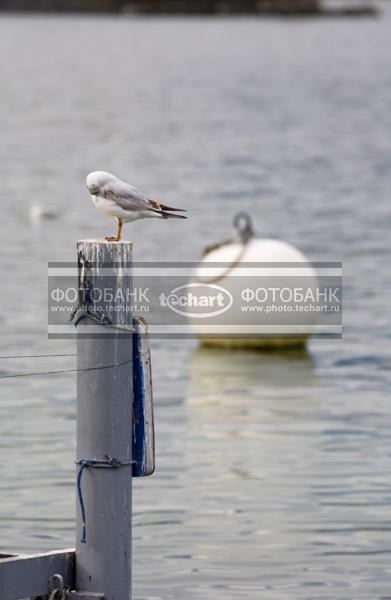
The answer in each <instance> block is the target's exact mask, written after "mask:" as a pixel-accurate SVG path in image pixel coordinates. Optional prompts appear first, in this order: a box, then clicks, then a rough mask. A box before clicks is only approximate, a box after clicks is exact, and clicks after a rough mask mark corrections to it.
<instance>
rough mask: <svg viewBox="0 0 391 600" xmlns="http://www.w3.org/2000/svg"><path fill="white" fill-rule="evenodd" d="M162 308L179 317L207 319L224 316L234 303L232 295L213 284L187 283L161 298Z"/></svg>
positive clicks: (161, 295)
mask: <svg viewBox="0 0 391 600" xmlns="http://www.w3.org/2000/svg"><path fill="white" fill-rule="evenodd" d="M159 301H160V305H161V306H165V307H166V306H168V308H170V309H171V310H173V311H174V312H176V313H177V314H178V315H182V316H184V317H188V318H192V319H207V318H210V317H216V316H217V315H222V314H223V313H225V312H226V311H227V310H228V309H229V308H231V306H232V303H233V297H232V294H230V293H229V292H228V291H227V290H226V289H224V288H223V287H221V286H220V285H215V284H213V283H186V284H185V285H181V286H179V287H177V288H175V289H174V290H172V291H171V292H170V293H169V294H165V293H162V294H160V296H159Z"/></svg>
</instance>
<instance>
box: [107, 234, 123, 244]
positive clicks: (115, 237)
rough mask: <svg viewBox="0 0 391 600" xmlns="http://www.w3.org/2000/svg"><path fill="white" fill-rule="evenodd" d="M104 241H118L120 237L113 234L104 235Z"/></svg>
mask: <svg viewBox="0 0 391 600" xmlns="http://www.w3.org/2000/svg"><path fill="white" fill-rule="evenodd" d="M105 240H106V242H119V241H120V239H119V238H118V237H117V236H115V235H110V236H108V237H105Z"/></svg>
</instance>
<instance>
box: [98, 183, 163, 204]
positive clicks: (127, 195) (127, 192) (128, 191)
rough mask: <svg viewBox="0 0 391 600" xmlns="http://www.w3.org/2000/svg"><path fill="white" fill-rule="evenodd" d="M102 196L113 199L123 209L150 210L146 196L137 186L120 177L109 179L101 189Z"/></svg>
mask: <svg viewBox="0 0 391 600" xmlns="http://www.w3.org/2000/svg"><path fill="white" fill-rule="evenodd" d="M101 193H102V196H103V197H104V198H108V199H110V200H113V202H115V203H116V204H118V206H120V207H121V208H123V209H124V210H129V211H132V210H150V209H151V207H150V205H149V204H148V203H147V198H146V196H144V194H142V193H141V192H140V191H139V190H138V189H137V188H135V187H133V186H132V185H130V184H129V183H125V181H121V180H120V179H118V180H116V181H110V182H109V183H107V184H106V185H105V186H103V189H102V192H101Z"/></svg>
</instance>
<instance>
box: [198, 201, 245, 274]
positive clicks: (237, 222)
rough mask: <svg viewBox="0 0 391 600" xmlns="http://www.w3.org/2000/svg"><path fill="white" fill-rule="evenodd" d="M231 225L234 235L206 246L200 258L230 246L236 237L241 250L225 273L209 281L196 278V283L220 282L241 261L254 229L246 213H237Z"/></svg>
mask: <svg viewBox="0 0 391 600" xmlns="http://www.w3.org/2000/svg"><path fill="white" fill-rule="evenodd" d="M233 225H234V230H235V234H236V235H234V236H232V237H231V238H229V239H228V240H223V241H222V242H218V243H217V244H210V245H209V246H206V248H205V249H204V251H203V253H202V258H204V257H205V256H207V255H208V254H210V252H213V250H218V249H219V248H222V247H223V246H229V245H230V244H232V243H234V242H235V241H236V238H237V237H239V241H240V243H241V248H240V250H239V253H238V255H237V257H236V258H235V260H234V261H233V262H232V263H231V264H230V265H229V266H228V267H227V268H226V269H225V271H223V273H221V274H220V275H217V276H216V277H211V278H209V279H208V278H204V277H199V276H196V277H195V280H196V281H197V282H199V283H205V284H209V283H217V281H221V279H224V277H227V276H228V275H229V274H230V273H231V272H232V271H233V270H234V269H235V267H237V266H238V264H239V263H240V262H241V260H242V258H243V256H244V253H245V252H246V249H247V246H248V244H249V242H250V240H251V238H252V237H253V236H254V229H253V225H252V221H251V217H250V215H249V214H248V213H246V212H240V213H237V214H236V215H235V216H234V219H233Z"/></svg>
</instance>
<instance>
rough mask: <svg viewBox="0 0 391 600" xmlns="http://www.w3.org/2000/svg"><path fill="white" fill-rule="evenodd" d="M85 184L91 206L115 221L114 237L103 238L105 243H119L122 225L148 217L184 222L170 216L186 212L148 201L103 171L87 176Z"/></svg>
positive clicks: (130, 187) (123, 182) (174, 216)
mask: <svg viewBox="0 0 391 600" xmlns="http://www.w3.org/2000/svg"><path fill="white" fill-rule="evenodd" d="M86 184H87V188H88V191H89V192H90V194H91V197H92V200H93V202H94V204H95V206H96V207H97V208H99V209H100V210H102V211H103V212H104V213H106V215H108V216H109V217H114V218H115V219H116V220H117V221H118V230H117V235H116V236H110V237H106V238H105V239H106V240H107V241H108V242H119V241H120V239H121V232H122V225H123V224H124V223H131V222H133V221H137V220H138V219H147V218H150V217H157V218H159V219H186V217H185V216H184V215H176V214H174V215H173V214H172V212H178V211H179V212H186V211H185V210H184V209H183V208H172V206H165V205H164V204H160V202H156V200H151V199H150V198H147V197H146V196H144V194H143V193H141V192H140V191H139V190H138V189H136V188H135V187H133V186H132V185H130V184H129V183H126V182H125V181H121V179H118V177H116V176H115V175H111V173H106V171H94V172H93V173H90V174H89V175H88V176H87V180H86Z"/></svg>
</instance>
